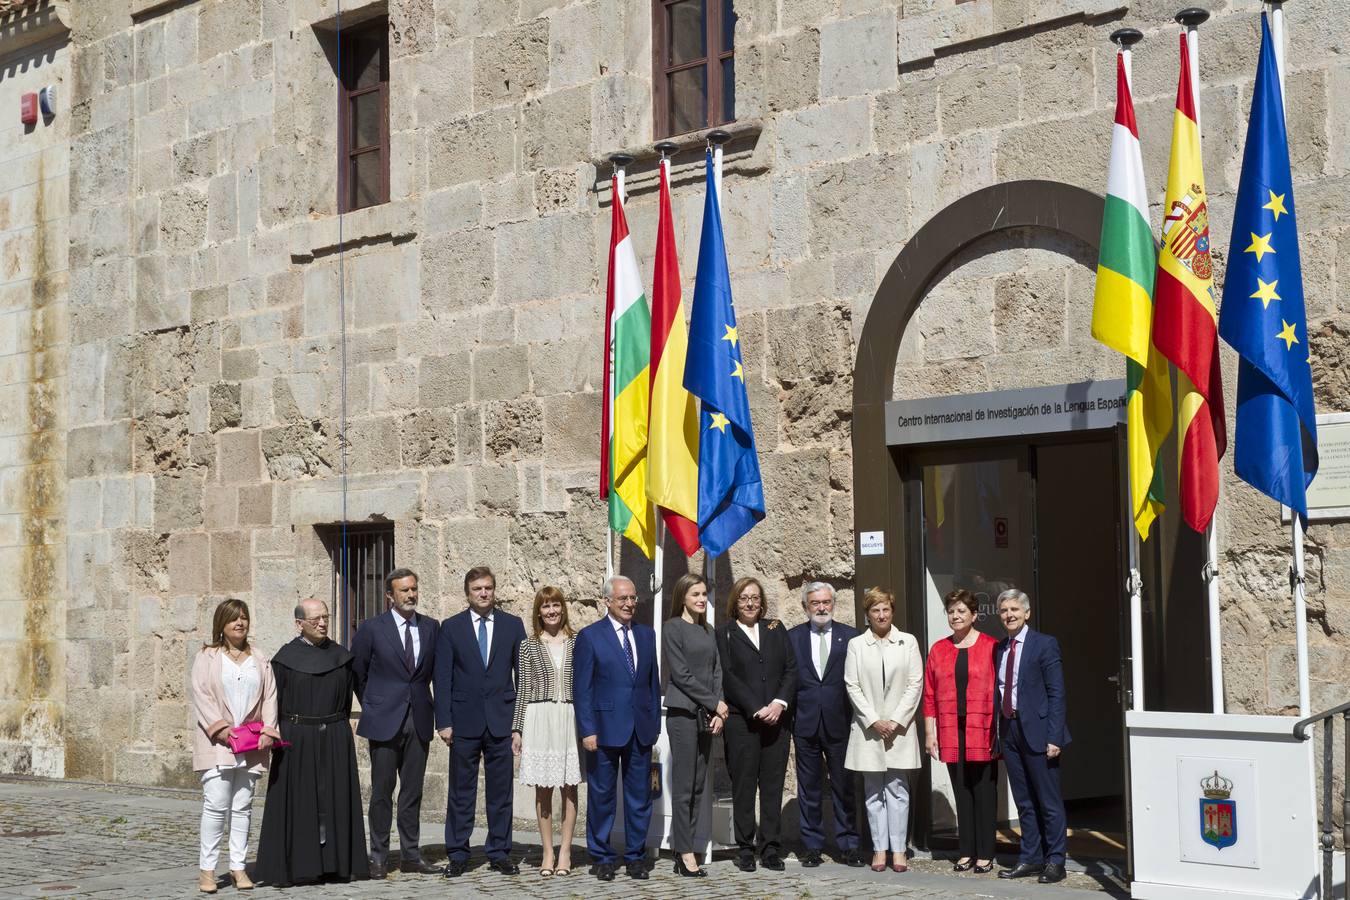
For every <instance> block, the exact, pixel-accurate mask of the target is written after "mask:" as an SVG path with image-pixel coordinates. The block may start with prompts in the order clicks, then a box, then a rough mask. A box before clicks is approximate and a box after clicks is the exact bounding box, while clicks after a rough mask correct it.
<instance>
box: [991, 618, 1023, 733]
mask: <svg viewBox="0 0 1350 900" xmlns="http://www.w3.org/2000/svg"><path fill="white" fill-rule="evenodd" d="M1028 631H1030V629H1029V628H1027V627H1026V626H1025V625H1023V626H1022V630H1021V631H1019V632H1017V634H1015V635H1014V636H1013V638H1012V640H1013V641H1015V642H1017V643H1018V644H1019V645H1020V646H1019V647H1018V648H1017V655H1016V656H1014V657H1013V683H1012V708H1013V712H1016V711H1017V685H1018V682H1020V681H1021V680H1022V678H1021V672H1022V656H1023V655H1024V654H1023V651H1024V650H1026V643H1027V632H1028ZM1008 646H1009V647H1012V643H1009V644H1008ZM1007 671H1008V651H1007V650H1004V651H1003V655H1002V656H1000V657H999V658H998V687H999V691H1000V694H999V696H1006V695H1007V693H1008V686H1007V685H1006V684H1005V683H1004V675H1006V674H1007Z"/></svg>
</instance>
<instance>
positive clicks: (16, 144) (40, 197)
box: [0, 0, 70, 777]
mask: <svg viewBox="0 0 1350 900" xmlns="http://www.w3.org/2000/svg"><path fill="white" fill-rule="evenodd" d="M68 22H69V12H68V10H67V8H66V4H64V3H57V2H52V0H41V2H35V3H28V4H12V5H11V6H10V7H4V6H0V36H2V37H0V108H3V109H4V110H6V116H5V120H4V121H5V124H4V125H3V126H0V566H3V569H4V571H5V572H6V573H7V577H6V579H5V584H4V587H3V589H0V771H4V772H20V773H25V774H35V775H48V776H58V777H59V776H60V775H62V774H63V773H64V772H65V742H66V735H67V733H68V731H67V729H68V726H69V721H68V719H67V717H66V688H67V668H66V667H67V663H68V660H69V658H70V656H69V654H68V652H67V651H68V645H67V643H66V640H65V638H66V615H67V608H68V605H69V602H70V596H69V593H68V591H67V587H66V577H65V521H66V518H67V516H66V499H67V485H66V472H65V442H64V440H63V437H64V429H65V409H64V397H65V395H66V393H67V380H66V372H67V368H66V367H67V356H66V353H67V343H66V342H67V321H68V319H67V284H68V277H69V262H70V261H69V210H68V203H67V197H68V196H69V190H70V184H69V177H68V173H69V153H68V141H69V134H70V131H69V102H70V101H69V96H70V95H69V86H70V51H69V46H68V40H67V35H68V31H69V28H68ZM47 86H53V87H55V88H56V96H57V104H58V114H57V115H56V117H54V118H47V117H44V116H41V115H39V118H38V121H37V122H36V124H33V125H23V124H21V123H20V121H19V117H18V115H16V113H17V112H18V110H19V99H20V97H21V96H22V95H24V94H28V93H32V92H36V91H38V90H39V89H41V88H43V87H47Z"/></svg>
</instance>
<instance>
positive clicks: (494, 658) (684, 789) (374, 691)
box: [191, 567, 1068, 893]
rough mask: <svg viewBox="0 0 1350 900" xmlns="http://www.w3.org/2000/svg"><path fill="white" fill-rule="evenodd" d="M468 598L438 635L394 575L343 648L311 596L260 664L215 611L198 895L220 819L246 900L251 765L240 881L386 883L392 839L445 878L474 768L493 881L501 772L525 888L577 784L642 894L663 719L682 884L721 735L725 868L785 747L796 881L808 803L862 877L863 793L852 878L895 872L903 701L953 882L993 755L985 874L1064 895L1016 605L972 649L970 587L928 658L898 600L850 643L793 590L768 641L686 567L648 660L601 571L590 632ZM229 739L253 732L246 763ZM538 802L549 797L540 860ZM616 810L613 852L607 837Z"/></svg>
mask: <svg viewBox="0 0 1350 900" xmlns="http://www.w3.org/2000/svg"><path fill="white" fill-rule="evenodd" d="M464 592H465V597H466V601H467V603H466V605H467V608H466V609H465V610H464V611H463V612H460V613H459V614H457V615H454V616H451V617H450V618H447V619H446V620H445V621H444V622H440V623H438V622H437V621H436V620H435V619H433V618H430V617H427V616H425V615H423V614H421V613H420V612H419V611H418V609H419V596H418V579H417V575H416V573H414V572H412V571H411V570H409V569H396V570H394V571H393V572H391V573H389V575H388V576H387V577H386V579H385V598H386V601H387V603H388V606H389V610H388V612H387V613H384V614H381V615H379V616H377V617H375V618H373V619H371V620H368V621H366V622H364V623H362V625H361V626H360V627H359V628H358V629H357V632H356V635H355V637H354V639H353V641H352V647H351V650H350V651H348V650H347V649H346V648H343V647H342V646H341V645H340V644H338V643H336V642H335V641H333V640H331V639H330V638H329V636H328V631H329V624H330V614H329V612H328V609H327V606H326V605H325V604H324V603H323V602H322V601H320V600H314V599H310V600H306V601H304V602H302V603H301V604H300V605H299V606H297V607H296V610H295V622H296V630H297V636H296V637H295V639H293V640H292V641H291V642H290V643H288V644H286V645H285V646H283V647H282V648H281V650H279V651H278V652H277V654H276V655H275V656H274V657H273V658H271V659H270V660H269V659H268V658H267V657H266V655H264V654H263V653H261V652H260V651H259V650H258V649H257V648H255V647H253V646H252V645H251V644H250V643H249V642H248V632H249V612H248V607H247V606H246V605H245V604H244V603H243V602H242V601H239V600H226V601H224V602H222V603H221V604H220V606H219V607H218V608H217V610H216V613H215V616H214V621H213V628H212V640H211V643H210V644H208V645H207V646H205V647H204V648H203V649H202V651H201V652H200V653H199V654H198V656H197V658H196V660H195V662H194V665H193V671H192V680H191V687H192V699H193V705H194V709H195V712H196V719H197V724H198V727H197V729H196V730H195V733H194V737H193V764H194V768H195V769H196V770H197V771H198V772H199V773H200V774H201V777H202V784H203V811H202V825H201V835H202V839H201V858H200V866H201V879H200V890H201V891H202V892H205V893H214V892H215V891H216V890H217V880H216V874H215V870H216V866H217V861H218V857H219V849H220V843H221V840H222V838H223V835H224V824H225V820H226V813H227V812H228V813H229V818H230V822H231V825H230V829H229V830H230V837H229V869H230V877H231V879H232V881H233V883H234V884H235V886H236V887H237V888H240V889H247V888H249V887H252V881H251V880H250V879H249V876H248V874H247V873H246V872H245V866H244V863H245V856H246V852H247V839H248V827H249V814H250V809H251V805H252V799H253V788H254V785H255V783H256V780H257V778H258V776H259V775H260V774H261V773H262V772H263V771H266V770H267V768H268V765H269V762H270V763H271V766H272V771H271V777H270V779H269V782H268V789H267V798H266V803H265V805H264V811H263V824H262V832H261V837H260V844H259V850H258V858H257V863H256V866H255V869H254V875H255V877H257V878H259V880H262V881H265V882H267V883H270V884H273V885H279V886H284V885H290V884H296V883H306V882H315V881H322V880H328V879H336V880H351V879H356V878H366V877H369V878H383V877H385V875H386V873H387V871H388V868H389V866H390V859H389V835H390V830H391V828H392V827H393V826H394V825H395V824H396V825H397V828H398V833H399V841H400V847H401V849H400V853H399V867H400V869H401V870H402V871H404V872H412V873H420V874H435V873H443V874H444V875H445V877H447V878H456V877H459V876H461V875H463V874H464V872H465V871H466V870H467V867H468V861H469V856H470V850H469V843H470V836H471V834H472V831H473V825H474V813H475V810H476V807H477V792H478V777H479V770H480V767H481V769H482V772H483V779H484V787H485V793H486V797H485V802H484V806H485V812H486V818H487V823H488V829H487V837H486V839H485V842H484V853H485V855H486V856H487V859H488V865H489V866H490V867H491V868H492V869H494V870H496V871H498V872H501V873H502V874H505V875H516V874H518V873H519V865H518V863H516V862H515V861H514V860H513V859H512V858H511V850H512V837H511V818H512V806H513V788H514V782H515V780H516V776H515V771H514V769H515V766H514V761H515V759H516V758H519V781H520V782H521V784H523V785H526V786H531V787H534V788H535V811H536V815H537V818H538V823H539V833H540V843H541V846H542V848H543V854H542V858H541V861H540V868H539V875H540V876H542V877H558V876H567V875H569V874H571V871H572V862H571V849H572V837H573V830H574V827H575V823H576V816H577V786H578V785H579V784H580V782H581V780H582V778H583V777H584V778H585V781H586V783H587V803H588V812H587V816H586V846H587V850H588V853H589V856H590V859H591V862H592V866H591V870H590V871H591V874H593V875H594V876H595V877H596V878H598V879H600V880H601V881H612V880H613V879H614V878H615V876H616V874H617V872H618V871H619V868H620V864H621V863H622V867H623V870H624V872H625V874H626V875H627V876H628V877H629V878H632V879H637V880H645V879H646V878H647V877H648V872H649V871H650V863H649V859H648V855H647V849H646V839H647V833H648V827H649V825H650V820H651V814H652V800H653V795H654V793H655V792H656V791H659V790H660V786H659V785H660V779H659V777H657V776H656V774H655V772H656V770H655V769H654V768H653V765H652V762H653V760H652V756H653V748H654V746H655V745H656V743H657V739H658V737H659V734H660V730H661V715H662V708H663V707H664V714H665V722H666V733H667V736H668V741H669V761H668V765H669V775H670V792H671V796H670V809H671V820H672V821H671V832H670V846H671V849H672V851H673V854H674V871H675V872H676V873H677V874H678V875H680V876H685V877H695V878H696V877H703V876H705V875H706V874H707V873H706V871H705V870H704V869H703V868H701V867H700V866H699V863H698V858H697V856H696V851H697V850H698V849H700V848H699V847H698V846H697V844H696V837H695V836H696V835H697V834H699V832H700V825H701V824H702V823H700V821H699V815H700V810H701V808H702V795H703V791H704V787H705V785H706V783H707V767H708V764H709V759H710V757H711V753H712V747H713V741H714V740H715V739H716V738H717V737H718V736H719V735H720V736H721V739H722V740H723V741H724V747H725V756H726V761H727V769H728V772H729V774H730V777H731V784H732V803H733V823H734V834H735V840H736V847H737V859H736V864H737V866H738V867H739V868H740V869H742V870H744V871H754V870H755V869H756V867H757V865H762V866H763V867H765V868H766V869H771V870H781V869H782V868H783V867H784V866H783V846H782V838H781V824H780V819H781V810H782V800H783V784H784V780H785V774H786V768H787V760H788V749H789V741H791V744H792V746H793V747H794V749H795V757H796V775H797V786H798V794H797V796H798V806H799V813H800V831H801V839H802V843H803V845H804V848H803V850H802V851H800V852H799V854H798V858H799V860H800V862H801V864H802V865H803V866H807V867H811V866H818V865H820V864H821V861H822V853H823V852H824V849H825V829H824V805H825V793H826V790H827V786H828V792H829V798H830V802H831V805H832V812H833V832H834V835H833V836H834V843H835V846H836V847H837V849H838V850H839V852H840V854H841V857H842V860H843V861H844V862H845V863H846V864H848V865H854V866H864V865H867V864H868V863H867V860H866V858H865V856H864V855H863V854H862V852H861V851H860V849H859V846H858V845H859V833H858V829H857V827H856V826H855V820H854V810H853V796H854V778H855V775H860V776H861V780H862V786H863V794H864V798H865V807H866V814H867V819H868V825H869V830H870V833H871V837H872V848H873V854H872V857H871V867H872V869H873V870H875V871H885V870H886V869H887V868H890V869H892V870H894V871H896V872H904V871H906V868H907V855H906V851H907V845H908V822H909V775H910V773H911V772H912V771H913V770H915V769H918V768H919V766H920V764H921V757H920V747H919V739H918V729H917V728H916V727H915V724H916V718H917V715H918V711H919V708H920V706H921V705H922V707H923V715H924V717H925V720H926V726H927V727H926V729H925V733H926V743H927V750H928V752H929V754H930V755H932V756H933V758H934V759H940V760H941V761H942V762H945V763H947V764H948V767H949V771H950V774H951V780H952V785H953V789H954V792H955V794H956V800H957V811H958V822H959V828H960V842H961V853H962V856H961V858H960V859H958V860H957V862H956V865H955V868H956V869H957V870H958V871H964V870H968V869H974V870H975V871H980V872H984V871H989V870H990V869H991V868H992V865H993V847H994V815H995V809H996V803H995V785H996V768H995V767H996V766H997V762H996V760H997V759H998V758H999V757H1000V755H1001V756H1002V758H1003V759H1004V764H1005V766H1006V768H1007V771H1008V775H1009V779H1010V782H1011V783H1012V786H1013V790H1014V794H1015V795H1016V797H1017V805H1018V811H1019V816H1020V818H1021V824H1022V855H1021V859H1020V860H1019V863H1018V864H1017V865H1016V866H1015V867H1013V868H1011V869H1008V870H1005V871H1003V872H1000V876H1001V877H1022V876H1025V875H1031V874H1038V873H1039V874H1040V876H1041V877H1040V880H1041V881H1058V880H1060V879H1061V878H1062V877H1063V858H1064V856H1063V854H1064V816H1063V803H1062V801H1061V800H1059V793H1058V756H1059V752H1060V750H1061V748H1062V747H1063V746H1064V745H1065V744H1067V743H1068V732H1067V728H1065V726H1064V703H1063V678H1062V673H1061V672H1060V668H1059V650H1058V645H1057V644H1056V643H1055V642H1054V639H1053V638H1049V637H1046V636H1044V635H1040V634H1035V633H1032V632H1030V630H1029V629H1027V628H1026V627H1025V623H1026V618H1027V614H1028V612H1029V609H1030V606H1029V602H1028V601H1027V598H1026V595H1025V594H1022V593H1021V592H1019V591H1006V592H1004V594H1002V595H1000V598H999V615H1000V618H1001V619H1002V621H1003V624H1004V626H1005V628H1007V630H1008V633H1009V637H1008V638H1007V639H1006V640H1004V641H995V640H994V639H993V638H991V637H989V636H987V635H983V634H980V633H979V632H976V631H974V629H973V625H974V622H975V618H976V613H977V609H976V606H975V603H974V601H973V599H972V598H971V596H970V595H969V593H967V592H965V591H954V592H952V594H950V595H948V597H947V599H946V604H947V610H948V622H949V624H950V625H951V627H952V632H953V633H952V635H951V636H950V637H947V638H943V639H941V640H939V641H938V642H937V643H936V644H934V646H933V648H932V650H931V651H930V653H929V657H928V662H927V664H926V665H925V663H924V661H923V657H922V655H921V653H920V650H919V645H918V641H917V640H916V639H915V638H914V637H913V636H912V635H910V634H907V633H905V632H903V631H900V630H899V629H898V628H896V627H895V626H894V624H893V623H892V619H893V618H894V613H895V598H894V597H893V595H891V594H890V593H889V592H887V591H884V590H881V589H876V588H874V589H872V590H870V591H868V592H867V594H866V597H865V599H864V602H863V608H864V611H865V613H866V619H867V627H866V628H865V629H864V630H862V631H861V632H859V631H858V630H856V629H854V628H852V627H850V626H848V625H846V624H843V623H841V622H836V621H835V620H834V615H833V614H834V602H835V597H834V589H833V588H832V587H831V586H830V585H828V584H826V583H823V582H812V583H809V584H807V585H805V587H804V588H803V590H802V606H803V610H804V612H805V613H806V616H807V621H806V622H804V623H802V624H800V625H798V626H796V627H794V628H790V629H789V628H787V627H785V626H784V625H783V623H782V622H781V621H779V620H777V619H772V618H767V617H766V612H767V601H766V597H765V592H764V588H763V585H762V584H761V583H760V582H759V581H758V580H756V579H754V578H742V579H740V580H738V581H737V582H736V583H735V584H734V585H733V586H732V589H731V591H730V593H729V595H728V600H727V608H726V620H725V621H724V622H722V623H721V624H720V625H718V627H717V628H716V629H713V628H711V627H710V626H709V625H708V622H707V618H708V616H707V612H708V603H709V602H710V601H709V597H708V585H707V583H706V581H705V580H704V579H703V578H702V577H701V576H699V575H695V574H687V575H684V576H681V577H680V578H679V579H678V580H677V581H676V582H675V584H674V585H673V586H672V588H671V591H670V597H671V606H670V612H669V617H668V619H667V621H666V622H665V623H664V625H663V628H662V635H661V641H660V647H659V648H658V646H657V640H656V633H655V631H654V629H652V628H651V627H649V626H646V625H643V624H641V623H638V622H636V621H635V620H634V619H635V614H636V611H637V604H638V597H637V590H636V587H635V585H634V583H633V581H632V580H631V579H628V578H625V577H622V576H616V577H613V578H610V579H609V580H607V581H606V583H605V585H604V589H603V596H602V598H601V603H602V605H603V612H604V615H603V616H602V617H601V618H600V619H599V620H598V621H596V622H594V623H592V624H591V625H588V626H586V627H585V628H582V629H580V630H574V629H573V627H572V625H571V624H570V622H569V619H568V608H567V603H566V598H565V597H564V596H563V594H562V592H561V591H559V590H558V589H557V588H555V587H550V586H546V587H544V588H541V589H540V590H539V591H538V592H537V593H536V595H535V597H534V603H533V610H532V614H531V621H530V623H529V625H530V628H529V633H528V634H527V630H526V623H524V622H523V621H522V620H521V619H520V618H518V617H516V616H513V615H511V614H509V613H507V612H505V611H503V610H500V609H497V606H496V578H495V576H494V575H493V574H492V572H491V570H490V569H488V568H486V567H477V568H474V569H471V570H469V572H468V573H466V575H465V577H464ZM1005 610H1006V611H1005ZM1014 626H1015V627H1014ZM433 689H434V690H433ZM353 697H356V698H357V699H358V700H359V701H360V703H361V716H360V721H359V724H358V726H357V729H356V734H357V735H359V736H361V737H364V738H366V740H367V741H368V742H369V746H370V761H371V772H370V779H371V797H370V806H369V826H370V836H369V837H370V840H369V845H368V848H367V843H366V835H365V828H364V825H363V821H362V818H363V817H362V810H361V803H360V785H359V783H358V780H357V768H356V749H355V742H354V739H353V737H352V732H351V729H350V728H349V727H348V726H347V720H348V718H349V715H350V712H351V708H352V698H353ZM241 734H243V735H244V736H245V737H246V738H248V737H251V740H246V741H245V742H244V744H243V746H240V742H239V736H240V735H241ZM433 737H438V738H439V739H440V740H441V741H442V742H443V743H444V744H445V745H446V746H447V747H448V748H449V752H450V770H449V785H448V798H447V810H446V824H445V847H446V853H447V857H448V860H447V863H446V865H445V867H444V868H443V869H441V868H439V867H435V866H432V865H431V864H430V863H428V862H426V861H425V860H424V859H423V858H422V857H421V855H420V851H419V849H418V848H419V843H420V834H419V828H418V822H419V814H420V809H421V801H422V784H423V776H424V773H425V770H426V762H427V757H428V752H429V747H430V744H431V741H432V738H433ZM654 782H655V783H654ZM395 786H397V787H398V799H397V815H395V803H394V790H395ZM555 790H556V791H558V792H559V795H560V801H561V803H560V806H561V809H560V816H559V818H560V821H559V826H560V827H559V829H558V835H557V837H558V843H557V845H556V847H555V844H554V827H553V818H554V813H553V810H554V804H553V797H554V791H555ZM620 796H622V802H623V811H624V812H623V814H624V844H625V846H624V848H623V850H622V851H621V854H620V851H617V850H615V849H614V848H613V847H611V843H610V837H611V832H612V830H613V828H614V824H615V819H616V816H617V807H618V805H619V799H620ZM1024 800H1025V801H1026V802H1025V804H1024V802H1023V801H1024ZM756 801H758V808H757V804H756ZM888 854H889V856H888Z"/></svg>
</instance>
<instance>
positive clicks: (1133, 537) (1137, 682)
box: [1111, 28, 1144, 712]
mask: <svg viewBox="0 0 1350 900" xmlns="http://www.w3.org/2000/svg"><path fill="white" fill-rule="evenodd" d="M1143 39H1144V33H1143V32H1142V31H1140V30H1139V29H1138V28H1118V29H1116V30H1115V31H1113V32H1111V42H1112V43H1114V44H1115V45H1116V47H1117V48H1119V50H1120V58H1121V62H1122V64H1123V65H1124V67H1125V82H1126V84H1128V85H1129V87H1130V91H1131V93H1133V91H1134V72H1133V66H1132V64H1133V56H1134V53H1133V47H1134V45H1135V44H1137V43H1139V42H1140V41H1142V40H1143ZM1128 365H1129V364H1128V362H1127V363H1126V367H1127V368H1128ZM1125 427H1126V428H1127V429H1128V428H1129V425H1128V424H1127V425H1126V426H1125ZM1125 465H1126V469H1127V476H1126V482H1127V484H1128V483H1129V475H1128V467H1129V465H1130V459H1129V454H1128V453H1127V454H1126V461H1125ZM1125 493H1126V496H1127V497H1129V498H1130V503H1127V507H1128V506H1130V505H1132V503H1133V497H1132V495H1131V494H1130V491H1129V490H1128V489H1127V490H1126V492H1125ZM1129 531H1130V543H1129V551H1128V552H1129V567H1130V572H1129V576H1128V577H1127V579H1126V582H1125V590H1126V592H1127V593H1128V594H1129V596H1130V709H1133V710H1136V711H1141V712H1142V711H1143V709H1144V598H1143V585H1144V580H1143V578H1142V577H1141V575H1140V574H1139V556H1140V547H1139V530H1138V529H1137V528H1135V525H1134V514H1133V510H1131V514H1130V522H1129Z"/></svg>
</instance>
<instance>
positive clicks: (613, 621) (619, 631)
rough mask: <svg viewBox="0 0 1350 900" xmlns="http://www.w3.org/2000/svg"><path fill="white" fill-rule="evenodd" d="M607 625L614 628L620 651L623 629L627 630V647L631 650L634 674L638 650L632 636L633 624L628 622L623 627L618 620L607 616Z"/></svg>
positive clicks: (635, 639) (634, 638)
mask: <svg viewBox="0 0 1350 900" xmlns="http://www.w3.org/2000/svg"><path fill="white" fill-rule="evenodd" d="M609 624H610V625H611V626H613V628H614V636H615V637H616V638H618V639H619V649H620V650H622V649H623V629H624V628H627V629H628V646H630V647H632V648H633V671H634V672H636V671H637V666H638V649H637V638H636V637H634V636H633V623H631V622H629V623H628V625H626V626H625V625H624V624H623V623H622V622H620V621H619V620H618V619H616V618H614V617H613V616H609Z"/></svg>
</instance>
